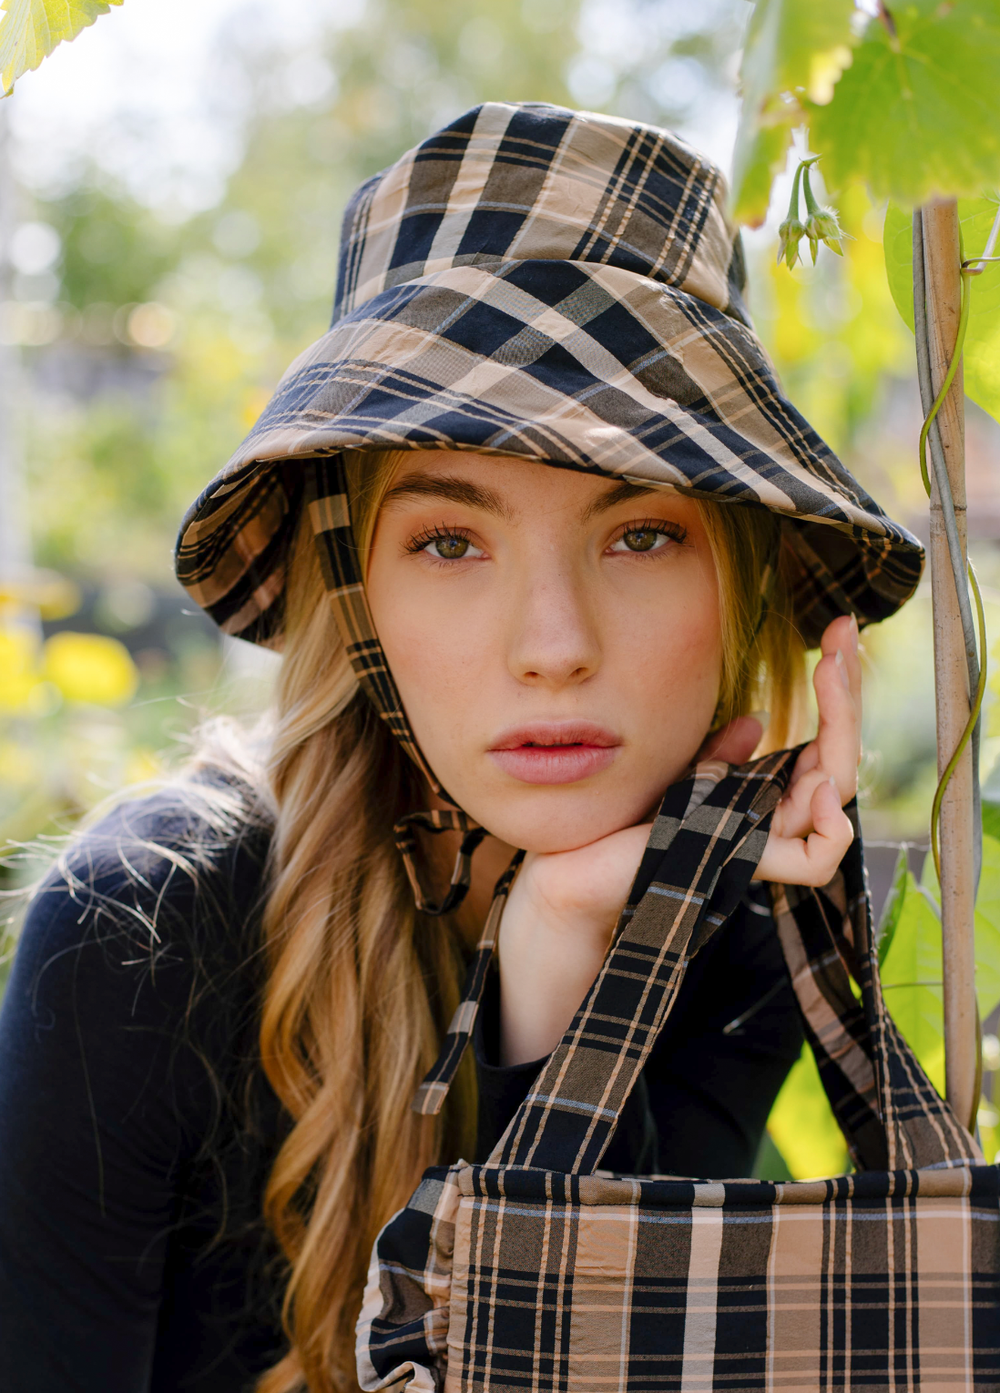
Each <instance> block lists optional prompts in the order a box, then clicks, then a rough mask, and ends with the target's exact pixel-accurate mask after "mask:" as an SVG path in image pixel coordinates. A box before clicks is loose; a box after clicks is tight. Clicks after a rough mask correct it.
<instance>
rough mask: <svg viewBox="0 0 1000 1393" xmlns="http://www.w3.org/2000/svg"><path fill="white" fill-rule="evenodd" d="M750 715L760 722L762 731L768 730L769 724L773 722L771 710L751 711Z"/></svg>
mask: <svg viewBox="0 0 1000 1393" xmlns="http://www.w3.org/2000/svg"><path fill="white" fill-rule="evenodd" d="M750 716H751V718H752V719H753V720H755V721H756V722H757V723H758V725H759V726H760V728H761V730H762V731H763V730H767V728H768V726H769V725H770V724H771V713H770V711H751V712H750Z"/></svg>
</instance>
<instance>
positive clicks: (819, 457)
mask: <svg viewBox="0 0 1000 1393" xmlns="http://www.w3.org/2000/svg"><path fill="white" fill-rule="evenodd" d="M428 448H434V449H441V448H445V449H456V450H475V451H479V452H484V453H487V454H494V455H500V456H514V457H516V458H521V459H530V460H537V461H539V462H543V463H547V464H550V465H558V466H562V467H564V468H570V469H577V470H582V471H585V472H590V473H598V474H601V475H603V476H606V477H608V478H612V479H617V478H622V477H624V478H628V479H630V480H632V481H634V482H635V483H637V484H644V485H652V486H659V487H663V488H670V489H676V490H677V491H679V492H681V493H684V494H687V495H690V496H694V497H699V498H710V499H714V500H716V501H718V502H719V503H724V504H735V505H747V504H750V505H756V506H763V507H766V508H769V509H770V510H772V511H773V512H775V513H778V514H780V515H781V516H782V517H784V518H786V519H787V520H788V525H787V526H786V527H785V528H784V543H785V545H786V546H787V548H788V549H789V550H790V552H791V553H792V554H793V557H794V564H793V566H792V572H793V587H794V610H795V616H796V622H797V624H798V627H799V629H800V632H801V633H802V636H803V638H804V640H805V641H806V643H807V644H808V645H813V644H815V643H817V642H818V641H819V637H820V635H821V634H822V631H823V629H824V628H825V626H826V625H827V624H828V623H829V622H830V620H832V619H834V618H836V617H837V616H838V615H841V614H845V613H851V614H854V615H855V616H856V617H857V619H858V622H859V624H860V625H864V624H866V623H870V622H873V621H876V620H881V619H884V618H886V617H887V616H888V615H890V614H892V613H893V612H894V611H895V610H896V609H898V608H899V606H900V605H902V604H903V603H904V601H905V600H906V599H908V598H909V596H910V595H911V594H912V593H913V591H914V589H915V588H916V585H917V583H918V581H919V579H920V574H921V569H922V564H923V548H922V547H921V545H920V543H919V542H918V541H917V539H916V538H915V537H913V536H912V535H911V534H910V533H909V532H907V531H906V529H905V528H903V527H901V526H899V525H898V524H897V523H894V522H892V521H891V520H890V519H889V518H888V517H887V516H886V515H885V514H884V513H883V512H882V510H881V509H880V508H879V507H878V505H877V504H876V503H875V502H874V500H873V499H872V498H870V497H869V496H868V494H867V493H866V492H865V491H864V490H863V489H862V488H861V487H860V485H859V484H858V483H857V482H856V481H855V480H854V479H853V478H852V476H851V475H850V474H849V473H848V471H847V470H846V469H845V468H844V467H843V465H842V464H841V463H840V461H839V460H838V459H837V458H836V456H835V455H834V454H833V452H832V451H831V450H830V449H829V448H828V447H827V446H826V445H825V444H824V442H823V441H822V440H821V439H820V437H819V436H818V435H817V433H816V432H815V431H814V430H813V429H812V427H811V426H810V425H809V424H808V422H807V421H806V420H805V419H804V418H803V417H802V416H801V414H800V413H799V412H798V411H797V410H796V409H795V407H793V406H792V404H791V403H790V402H789V401H788V400H787V399H786V398H785V397H784V395H783V394H782V392H781V389H780V387H779V385H778V382H777V380H776V378H775V375H774V373H773V370H772V368H771V366H770V364H769V363H768V361H767V358H766V355H765V354H764V351H763V349H762V348H761V346H760V344H759V342H758V340H757V339H756V337H755V336H754V334H753V332H752V330H750V329H749V328H748V327H747V326H746V325H745V324H744V323H742V322H741V320H740V319H739V318H737V317H735V316H734V315H732V314H731V313H726V312H725V311H724V310H722V309H719V308H717V307H715V306H713V305H710V304H708V303H706V302H705V301H704V300H701V299H700V298H698V297H696V296H694V295H692V294H689V293H687V292H686V291H684V290H681V289H679V288H678V287H676V286H669V285H664V284H662V283H661V282H659V281H657V280H653V279H651V278H649V277H648V276H644V275H642V274H639V273H637V272H634V271H631V270H627V269H625V268H623V267H620V266H614V265H606V264H603V265H602V264H594V263H593V262H587V261H552V260H548V259H531V260H514V259H504V258H502V257H486V256H478V257H476V258H475V259H474V262H472V263H471V264H465V265H462V266H455V265H451V266H448V267H447V268H446V269H444V270H442V271H439V272H436V273H433V274H430V275H425V276H421V277H418V278H416V279H414V280H410V281H406V282H403V283H401V284H399V285H396V286H393V287H391V288H389V289H386V290H383V291H382V292H381V293H379V294H376V295H375V296H373V297H372V298H371V299H369V300H367V301H365V302H363V303H362V304H361V305H360V306H359V307H358V308H356V309H354V310H353V311H351V312H349V313H347V314H346V315H345V316H344V317H342V318H341V319H339V320H338V321H337V322H336V323H335V324H334V325H333V327H332V328H331V329H330V330H329V331H328V332H327V333H326V334H324V335H323V337H322V338H320V339H318V340H317V341H316V342H315V343H314V344H313V345H312V346H311V347H310V348H308V349H307V350H306V351H305V352H304V353H303V354H302V355H301V356H300V357H299V358H298V359H297V360H296V361H295V362H294V363H293V364H292V365H291V367H290V368H289V369H288V371H287V372H286V373H285V375H284V377H283V378H282V381H281V383H280V384H279V386H278V389H277V391H276V392H275V394H274V396H273V398H272V400H271V402H270V403H269V405H268V406H267V408H266V410H265V411H264V413H263V415H262V416H261V418H260V419H259V421H258V422H257V424H256V425H255V426H254V428H253V430H252V431H251V432H250V434H249V435H248V436H247V438H246V440H245V441H244V442H243V444H242V445H241V446H240V448H239V449H238V450H237V451H236V453H235V454H234V455H233V457H232V459H231V460H230V461H229V463H228V464H227V465H226V467H225V469H224V470H223V471H222V472H221V473H220V474H219V476H218V477H217V478H216V479H215V480H214V481H213V482H212V484H211V485H210V486H209V487H208V489H206V490H205V492H204V493H203V494H202V495H201V497H200V498H199V499H198V500H197V501H196V503H195V504H194V505H193V507H192V508H191V510H190V511H189V513H188V515H187V517H186V518H185V520H184V523H183V526H182V529H181V534H180V538H179V543H178V550H177V573H178V576H179V578H180V580H181V582H182V584H183V585H184V586H185V587H186V588H187V589H188V591H189V593H190V594H191V595H192V597H193V598H194V599H195V600H196V601H197V602H198V603H199V604H200V605H202V606H203V607H204V608H205V609H206V610H207V611H208V613H209V614H210V615H211V616H212V617H213V618H214V619H215V620H216V622H217V623H218V624H219V625H220V627H221V628H222V629H223V630H224V631H225V632H226V633H228V634H232V635H235V636H237V637H241V638H247V639H252V640H253V641H255V642H258V643H265V644H268V645H271V646H280V642H281V635H282V626H283V604H282V594H283V583H284V562H285V557H286V555H287V550H288V544H289V540H290V535H291V532H292V530H293V529H294V526H295V522H296V518H297V513H298V507H299V503H300V499H301V488H302V486H303V483H302V479H301V478H300V477H299V474H300V473H301V471H296V470H295V469H293V468H289V467H287V466H291V465H293V464H294V463H295V462H296V461H298V462H300V463H303V464H304V462H305V461H307V460H309V459H313V458H317V457H324V456H329V455H331V454H335V453H337V452H340V451H343V450H344V449H371V450H386V449H392V450H398V449H428ZM278 466H286V467H283V468H279V467H278Z"/></svg>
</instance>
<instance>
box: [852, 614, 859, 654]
mask: <svg viewBox="0 0 1000 1393" xmlns="http://www.w3.org/2000/svg"><path fill="white" fill-rule="evenodd" d="M851 644H852V646H853V648H854V651H855V653H856V652H857V651H858V616H857V615H856V614H852V615H851Z"/></svg>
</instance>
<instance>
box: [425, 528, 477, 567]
mask: <svg viewBox="0 0 1000 1393" xmlns="http://www.w3.org/2000/svg"><path fill="white" fill-rule="evenodd" d="M471 545H472V544H471V542H470V541H469V539H468V537H459V536H458V535H456V534H452V535H450V536H443V537H435V538H434V540H433V541H432V542H428V543H427V546H426V547H425V548H424V550H425V551H429V552H430V554H431V555H432V556H439V557H440V558H441V560H442V561H460V560H461V559H462V557H463V556H466V555H467V554H468V551H469V547H470V546H471Z"/></svg>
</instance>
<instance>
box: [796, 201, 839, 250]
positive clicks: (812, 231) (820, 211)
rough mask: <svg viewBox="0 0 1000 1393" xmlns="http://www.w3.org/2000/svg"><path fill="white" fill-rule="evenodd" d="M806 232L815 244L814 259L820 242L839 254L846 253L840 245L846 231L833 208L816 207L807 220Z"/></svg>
mask: <svg viewBox="0 0 1000 1393" xmlns="http://www.w3.org/2000/svg"><path fill="white" fill-rule="evenodd" d="M805 234H806V236H807V237H808V238H809V240H810V242H811V243H812V245H813V261H815V260H816V248H817V247H818V246H819V243H820V242H823V243H824V244H825V245H826V246H828V247H829V248H830V250H831V251H832V252H836V253H837V255H838V256H843V255H844V251H843V248H842V247H841V245H840V243H841V239H842V238H843V237H844V232H843V230H842V229H841V226H840V223H839V222H838V221H837V214H836V211H835V210H834V209H833V208H816V209H815V210H814V211H813V212H811V213H810V214H809V217H808V218H807V220H806V226H805Z"/></svg>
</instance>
